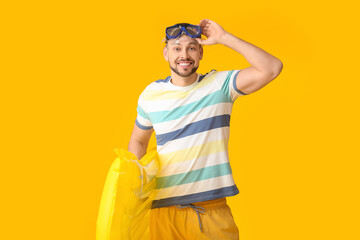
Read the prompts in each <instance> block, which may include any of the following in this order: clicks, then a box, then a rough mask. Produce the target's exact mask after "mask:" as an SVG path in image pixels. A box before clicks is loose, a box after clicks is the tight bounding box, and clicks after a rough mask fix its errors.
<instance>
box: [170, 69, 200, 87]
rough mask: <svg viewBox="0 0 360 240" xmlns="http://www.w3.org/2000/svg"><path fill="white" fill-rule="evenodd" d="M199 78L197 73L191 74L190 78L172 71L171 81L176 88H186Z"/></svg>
mask: <svg viewBox="0 0 360 240" xmlns="http://www.w3.org/2000/svg"><path fill="white" fill-rule="evenodd" d="M197 77H198V75H197V73H196V72H194V73H193V74H191V75H190V76H189V77H182V76H179V75H177V74H176V73H174V72H172V71H171V80H170V81H171V83H172V84H174V85H176V86H179V87H186V86H189V85H191V84H193V83H194V82H195V81H196V79H197Z"/></svg>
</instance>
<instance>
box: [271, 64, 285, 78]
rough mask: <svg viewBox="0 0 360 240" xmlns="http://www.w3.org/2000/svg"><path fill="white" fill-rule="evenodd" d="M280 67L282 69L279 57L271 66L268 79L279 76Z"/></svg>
mask: <svg viewBox="0 0 360 240" xmlns="http://www.w3.org/2000/svg"><path fill="white" fill-rule="evenodd" d="M282 69H283V63H282V62H281V61H280V60H279V59H276V60H275V61H274V63H273V67H272V70H271V77H270V79H271V80H270V81H272V80H274V79H275V78H277V76H279V74H280V73H281V71H282Z"/></svg>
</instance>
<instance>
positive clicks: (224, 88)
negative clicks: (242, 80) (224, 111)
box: [221, 70, 234, 102]
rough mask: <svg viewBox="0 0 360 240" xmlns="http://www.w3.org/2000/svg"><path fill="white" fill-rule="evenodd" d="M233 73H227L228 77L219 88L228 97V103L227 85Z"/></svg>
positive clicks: (229, 97) (228, 91) (229, 98)
mask: <svg viewBox="0 0 360 240" xmlns="http://www.w3.org/2000/svg"><path fill="white" fill-rule="evenodd" d="M233 72H234V70H231V71H229V73H228V75H227V76H226V78H225V81H224V83H223V85H222V87H221V91H222V92H223V93H224V94H225V95H226V96H227V97H228V100H229V101H230V102H232V101H231V96H230V88H229V84H230V80H231V74H232V73H233Z"/></svg>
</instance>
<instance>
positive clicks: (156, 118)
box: [148, 89, 231, 124]
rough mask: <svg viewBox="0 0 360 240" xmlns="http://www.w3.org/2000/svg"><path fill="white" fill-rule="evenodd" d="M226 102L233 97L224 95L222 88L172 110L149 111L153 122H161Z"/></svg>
mask: <svg viewBox="0 0 360 240" xmlns="http://www.w3.org/2000/svg"><path fill="white" fill-rule="evenodd" d="M227 94H228V93H227ZM224 102H231V99H230V97H227V95H224V91H223V90H221V89H220V90H218V91H216V92H214V93H212V94H209V95H207V96H205V97H203V98H202V99H200V100H198V101H196V102H193V103H189V104H186V105H184V106H180V107H177V108H174V109H173V110H171V111H159V112H150V113H148V115H149V117H150V119H151V122H152V123H153V124H155V123H161V122H166V121H171V120H175V119H178V118H181V117H183V116H186V115H188V114H190V113H192V112H196V111H197V110H199V109H201V108H204V107H208V106H211V105H214V104H217V103H224Z"/></svg>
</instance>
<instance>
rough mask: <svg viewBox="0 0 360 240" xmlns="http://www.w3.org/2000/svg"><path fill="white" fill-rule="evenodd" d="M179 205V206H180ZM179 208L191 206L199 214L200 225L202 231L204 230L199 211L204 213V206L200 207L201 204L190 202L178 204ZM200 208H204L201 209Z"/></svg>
mask: <svg viewBox="0 0 360 240" xmlns="http://www.w3.org/2000/svg"><path fill="white" fill-rule="evenodd" d="M178 206H179V207H178ZM176 207H177V208H187V207H191V208H192V209H194V210H195V212H196V214H197V216H198V219H199V225H200V231H201V232H202V226H201V221H200V216H199V212H201V213H204V212H205V208H203V207H199V206H195V205H192V204H190V203H188V204H181V205H176ZM200 208H201V209H202V210H200Z"/></svg>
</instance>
